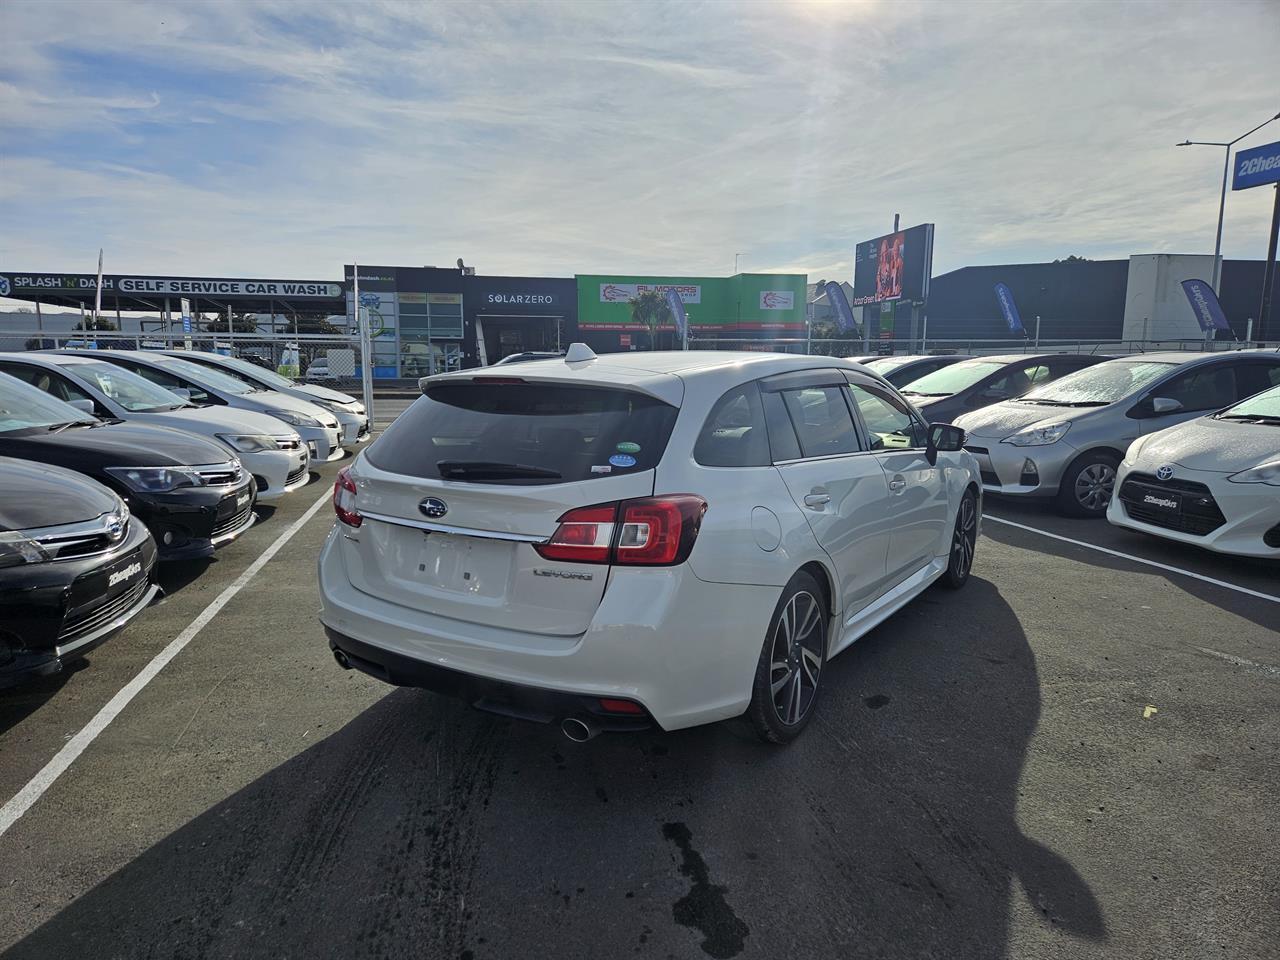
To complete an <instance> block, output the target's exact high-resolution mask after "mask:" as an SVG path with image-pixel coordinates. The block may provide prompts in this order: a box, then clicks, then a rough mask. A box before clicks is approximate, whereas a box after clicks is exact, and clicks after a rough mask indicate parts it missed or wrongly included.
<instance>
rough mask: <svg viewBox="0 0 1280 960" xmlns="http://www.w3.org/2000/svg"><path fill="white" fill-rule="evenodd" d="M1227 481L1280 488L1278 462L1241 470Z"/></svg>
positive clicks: (1279, 462) (1279, 464) (1274, 461)
mask: <svg viewBox="0 0 1280 960" xmlns="http://www.w3.org/2000/svg"><path fill="white" fill-rule="evenodd" d="M1227 479H1228V480H1230V481H1231V482H1232V483H1265V484H1266V485H1267V486H1269V487H1280V460H1272V461H1271V462H1270V463H1261V464H1259V465H1258V466H1256V467H1253V468H1252V469H1250V470H1241V471H1240V472H1239V473H1233V474H1232V475H1231V476H1229V477H1227ZM1268 496H1269V494H1268Z"/></svg>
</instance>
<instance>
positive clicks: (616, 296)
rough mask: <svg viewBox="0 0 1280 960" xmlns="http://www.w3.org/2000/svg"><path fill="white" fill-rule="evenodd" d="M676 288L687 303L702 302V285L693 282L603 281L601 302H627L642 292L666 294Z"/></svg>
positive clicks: (682, 299)
mask: <svg viewBox="0 0 1280 960" xmlns="http://www.w3.org/2000/svg"><path fill="white" fill-rule="evenodd" d="M668 290H674V291H675V292H676V293H678V294H680V299H681V301H683V302H684V303H685V304H686V305H688V304H690V303H701V302H702V287H701V286H700V285H698V284H692V283H602V284H600V302H601V303H626V302H627V301H628V300H630V299H632V298H633V297H638V296H639V295H640V294H642V293H650V292H653V293H659V294H665V293H666V292H667V291H668Z"/></svg>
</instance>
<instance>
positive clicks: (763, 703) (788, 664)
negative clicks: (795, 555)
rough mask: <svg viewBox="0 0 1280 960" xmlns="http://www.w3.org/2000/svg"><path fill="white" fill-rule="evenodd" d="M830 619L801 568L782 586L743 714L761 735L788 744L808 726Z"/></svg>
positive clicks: (815, 701) (819, 592) (819, 590)
mask: <svg viewBox="0 0 1280 960" xmlns="http://www.w3.org/2000/svg"><path fill="white" fill-rule="evenodd" d="M830 624H831V617H830V614H829V612H828V610H827V602H826V598H825V597H824V595H823V592H822V588H821V587H820V586H819V585H818V581H817V580H816V579H814V577H813V576H812V575H811V574H809V573H806V572H804V571H803V570H802V571H800V572H799V573H797V574H796V575H795V576H794V577H792V578H791V582H790V583H788V584H787V585H786V587H785V588H783V591H782V597H781V598H780V599H779V600H778V605H777V607H775V608H774V611H773V617H772V618H771V619H770V620H769V629H768V631H767V633H766V634H765V639H764V646H763V648H762V649H761V651H760V660H759V662H758V663H757V664H756V675H755V680H754V682H753V683H752V687H751V705H750V706H749V707H748V708H747V719H748V720H750V722H751V725H752V727H753V728H754V729H755V732H756V735H757V736H758V737H759V738H760V739H761V740H764V741H766V742H768V743H790V742H791V741H792V740H794V739H795V738H796V737H798V736H800V733H801V732H802V731H803V730H804V728H805V727H806V726H808V725H809V721H810V720H811V719H812V718H813V714H814V711H815V710H816V709H817V706H818V695H819V692H820V691H821V681H822V671H823V670H824V669H825V667H826V663H827V633H828V631H829V629H830Z"/></svg>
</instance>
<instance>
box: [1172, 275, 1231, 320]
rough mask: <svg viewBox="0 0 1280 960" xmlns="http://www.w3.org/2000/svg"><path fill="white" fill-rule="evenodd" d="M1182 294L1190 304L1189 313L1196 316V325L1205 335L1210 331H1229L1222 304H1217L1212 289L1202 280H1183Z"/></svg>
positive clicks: (1216, 297) (1215, 295)
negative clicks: (1198, 325)
mask: <svg viewBox="0 0 1280 960" xmlns="http://www.w3.org/2000/svg"><path fill="white" fill-rule="evenodd" d="M1182 292H1183V293H1185V294H1186V295H1187V299H1188V300H1189V301H1190V302H1191V312H1192V313H1194V314H1195V315H1196V323H1198V324H1200V329H1201V330H1203V331H1204V332H1205V333H1208V332H1209V331H1210V330H1227V331H1230V330H1231V324H1229V323H1227V316H1226V314H1224V313H1223V312H1222V304H1220V303H1218V295H1217V294H1215V293H1214V292H1213V287H1211V286H1209V284H1207V283H1205V282H1204V281H1203V280H1183V281H1182Z"/></svg>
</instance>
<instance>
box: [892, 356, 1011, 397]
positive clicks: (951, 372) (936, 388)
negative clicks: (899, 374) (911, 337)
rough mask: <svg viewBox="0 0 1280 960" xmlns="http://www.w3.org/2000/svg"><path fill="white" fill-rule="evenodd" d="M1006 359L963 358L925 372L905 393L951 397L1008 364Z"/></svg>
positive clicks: (919, 395)
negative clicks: (946, 365)
mask: <svg viewBox="0 0 1280 960" xmlns="http://www.w3.org/2000/svg"><path fill="white" fill-rule="evenodd" d="M1007 365H1008V364H1007V362H1006V361H1004V360H961V361H960V362H959V363H953V364H951V365H950V366H948V367H943V368H942V369H941V370H935V371H933V373H929V374H925V376H923V377H921V378H920V379H919V380H916V381H914V382H913V383H912V384H911V386H910V388H908V389H906V390H903V391H902V392H903V393H906V394H913V395H915V396H918V397H949V396H950V395H951V394H953V393H959V392H960V391H961V390H967V389H968V388H969V387H972V386H973V385H974V384H975V383H977V382H978V381H979V380H983V379H985V378H986V377H989V376H991V374H993V373H995V372H997V371H998V370H1003V369H1004V368H1005V367H1006V366H1007Z"/></svg>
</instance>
